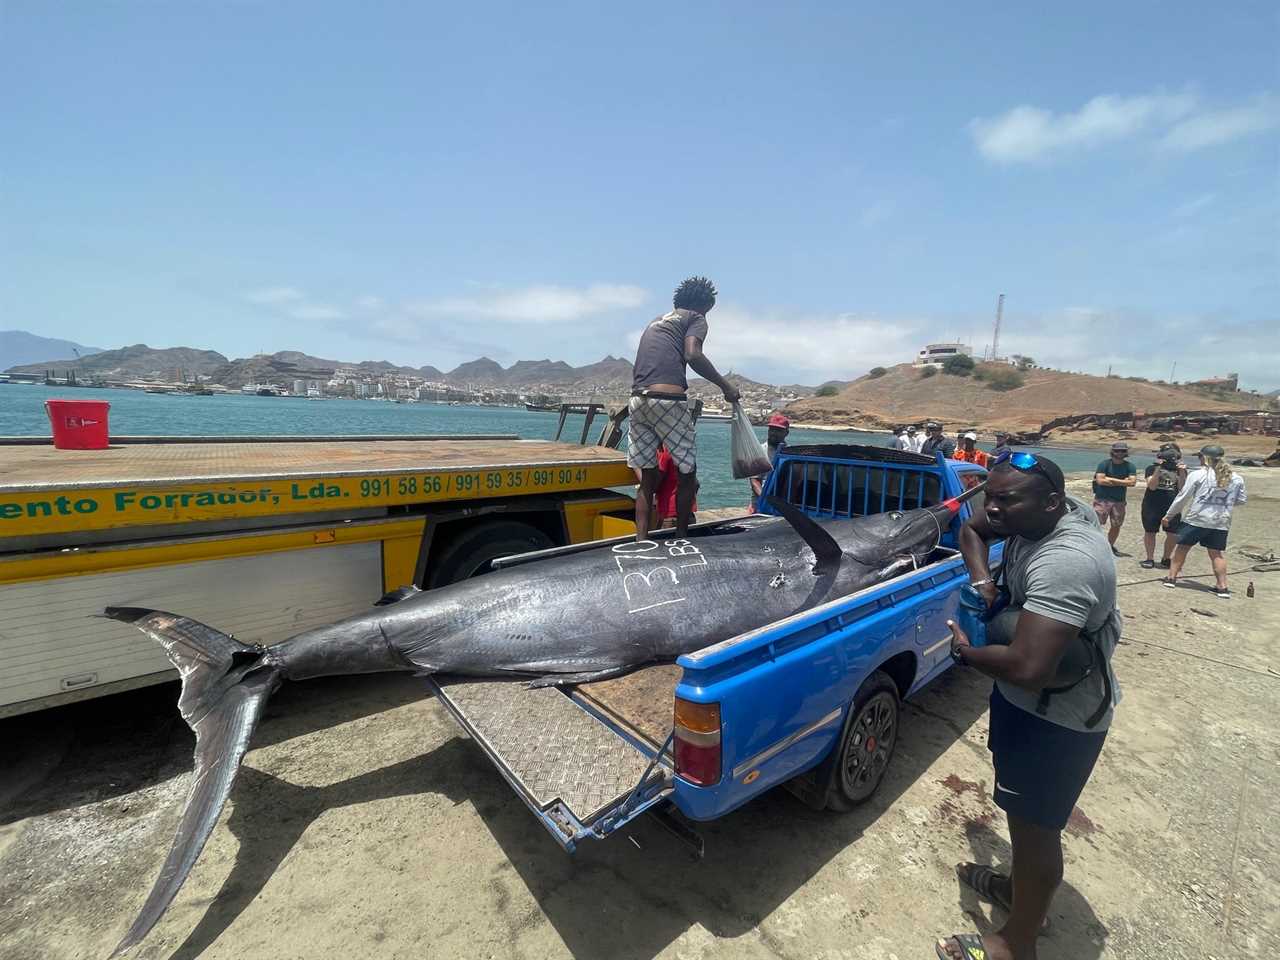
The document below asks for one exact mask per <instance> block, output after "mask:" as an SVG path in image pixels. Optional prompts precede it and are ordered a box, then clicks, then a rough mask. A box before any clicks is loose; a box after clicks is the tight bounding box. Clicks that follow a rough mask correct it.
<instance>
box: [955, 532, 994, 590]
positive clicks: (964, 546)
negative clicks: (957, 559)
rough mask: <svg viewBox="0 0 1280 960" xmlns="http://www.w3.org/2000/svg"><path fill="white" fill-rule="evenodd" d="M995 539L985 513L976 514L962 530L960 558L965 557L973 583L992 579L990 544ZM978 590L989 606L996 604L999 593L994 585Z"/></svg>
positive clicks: (981, 587) (984, 585) (984, 586)
mask: <svg viewBox="0 0 1280 960" xmlns="http://www.w3.org/2000/svg"><path fill="white" fill-rule="evenodd" d="M995 539H997V538H996V536H995V534H993V533H992V532H991V527H990V526H989V525H988V524H987V515H986V514H985V513H981V512H979V513H975V514H974V515H973V516H972V517H970V518H969V519H968V520H967V521H966V522H965V524H964V526H962V527H961V528H960V538H959V541H960V556H962V557H964V565H965V566H966V567H968V568H969V579H970V580H971V581H972V580H990V579H991V566H990V563H989V559H990V557H989V554H990V543H991V541H992V540H995ZM976 589H977V590H978V592H979V593H981V594H982V596H983V598H984V599H985V600H986V601H987V605H988V606H990V605H991V604H992V603H994V602H995V599H996V593H997V592H998V591H997V590H996V585H995V584H994V583H985V584H983V585H982V586H980V587H977V588H976Z"/></svg>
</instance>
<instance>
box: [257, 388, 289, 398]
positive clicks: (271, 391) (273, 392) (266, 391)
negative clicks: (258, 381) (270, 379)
mask: <svg viewBox="0 0 1280 960" xmlns="http://www.w3.org/2000/svg"><path fill="white" fill-rule="evenodd" d="M257 395H258V396H260V397H282V396H284V394H282V393H281V392H280V391H279V390H277V389H276V388H275V387H259V388H258V390H257Z"/></svg>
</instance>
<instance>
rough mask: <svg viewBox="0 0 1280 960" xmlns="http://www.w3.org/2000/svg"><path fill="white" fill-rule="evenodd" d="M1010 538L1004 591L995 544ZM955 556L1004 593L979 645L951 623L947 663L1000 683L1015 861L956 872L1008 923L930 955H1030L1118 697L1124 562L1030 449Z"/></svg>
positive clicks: (982, 586)
mask: <svg viewBox="0 0 1280 960" xmlns="http://www.w3.org/2000/svg"><path fill="white" fill-rule="evenodd" d="M1002 538H1003V539H1005V546H1004V563H1003V568H1002V570H1001V572H1000V576H999V578H998V580H999V582H1000V585H997V583H996V581H995V580H993V578H992V576H991V572H990V569H989V568H988V565H987V558H988V548H989V544H990V543H991V542H992V541H994V540H999V539H1002ZM960 551H961V553H962V554H963V555H964V560H965V564H966V565H967V567H968V569H969V575H970V577H971V580H972V585H973V586H974V587H975V588H976V589H977V590H978V591H979V592H980V593H981V594H982V596H983V597H984V599H985V600H986V601H987V604H988V606H989V607H990V606H992V605H993V604H995V602H996V600H997V598H998V597H999V595H1000V594H1001V593H1004V594H1006V595H1007V599H1008V605H1009V606H1008V609H1007V610H1006V611H1005V612H1004V613H1001V614H999V615H998V616H997V617H996V618H995V619H993V620H992V621H991V622H990V623H989V624H988V631H989V633H988V639H987V643H986V644H985V645H983V646H981V647H974V646H970V644H969V640H968V637H966V636H965V634H964V632H963V631H962V630H960V628H959V627H958V626H957V625H956V624H955V623H954V622H952V621H948V625H949V626H950V627H951V632H952V649H951V654H952V656H953V657H954V658H955V659H956V660H957V661H959V662H960V663H963V664H968V665H970V666H972V667H974V668H976V669H977V670H980V671H981V672H982V673H985V674H986V675H987V676H989V677H991V678H993V679H994V680H995V681H996V682H995V687H994V688H993V689H992V691H991V724H990V734H989V738H988V741H987V746H988V748H989V749H990V750H991V756H992V761H993V763H994V765H995V789H994V794H995V795H994V799H995V802H996V805H997V806H999V807H1001V808H1003V809H1004V811H1005V813H1006V814H1007V815H1008V819H1009V838H1010V841H1011V844H1012V847H1013V865H1012V869H1011V870H1010V872H1009V874H1008V875H1006V874H1001V873H997V872H996V871H995V870H993V869H992V868H991V867H989V866H986V865H984V864H976V863H964V864H960V865H959V866H958V867H957V870H958V872H959V875H960V880H961V882H962V883H965V884H966V885H968V886H970V887H972V888H973V889H974V890H975V891H976V892H977V893H978V894H979V895H980V896H983V897H985V898H986V899H988V900H990V901H991V902H992V903H994V904H996V905H997V906H999V907H1001V908H1002V909H1003V910H1004V911H1005V912H1006V913H1007V914H1008V916H1007V919H1006V920H1005V924H1004V926H1003V927H1001V928H1000V929H999V930H997V931H995V932H994V933H990V934H987V935H986V936H985V937H983V936H979V935H977V934H958V935H955V936H952V937H949V938H948V939H947V940H945V941H939V942H938V943H937V944H936V945H935V949H936V951H937V953H938V956H939V957H941V958H954V960H1029V958H1034V957H1035V955H1036V949H1035V944H1036V937H1037V936H1038V935H1039V933H1040V930H1041V928H1042V926H1043V924H1044V922H1045V917H1046V915H1047V913H1048V910H1049V903H1050V901H1051V900H1052V898H1053V893H1054V891H1055V890H1056V889H1057V887H1058V884H1059V883H1061V882H1062V830H1063V828H1064V827H1065V826H1066V825H1067V819H1068V817H1070V816H1071V812H1072V810H1073V809H1074V807H1075V803H1076V800H1077V799H1078V798H1079V796H1080V792H1081V791H1082V790H1083V789H1084V785H1085V783H1086V782H1087V781H1088V779H1089V775H1090V774H1091V773H1092V772H1093V765H1094V763H1095V762H1096V761H1097V759H1098V754H1099V753H1100V752H1101V751H1102V744H1103V741H1104V740H1105V739H1106V736H1107V729H1108V728H1109V727H1110V725H1111V716H1112V713H1113V708H1114V705H1115V702H1116V700H1117V692H1118V689H1119V688H1118V686H1117V684H1116V682H1115V676H1114V674H1113V673H1112V672H1111V655H1112V652H1113V651H1114V650H1115V647H1116V643H1117V642H1118V641H1119V639H1120V613H1119V611H1118V610H1117V609H1116V568H1115V561H1114V560H1113V559H1112V557H1111V548H1110V544H1109V543H1108V542H1107V539H1106V537H1105V536H1104V535H1103V533H1102V528H1101V526H1100V525H1099V523H1098V519H1097V517H1096V516H1095V514H1094V512H1093V511H1092V510H1091V509H1089V506H1088V505H1087V504H1085V503H1082V502H1080V501H1078V500H1074V499H1072V498H1070V497H1068V496H1067V495H1066V492H1065V489H1064V484H1063V477H1062V471H1061V470H1060V469H1059V468H1058V466H1057V464H1055V463H1053V461H1051V460H1047V459H1045V458H1044V457H1041V456H1038V455H1036V454H1033V453H1011V454H1008V455H1002V456H1000V457H998V458H996V459H994V460H993V462H992V466H991V472H990V475H989V477H988V480H987V490H986V499H985V503H984V510H983V511H981V512H978V513H976V514H975V515H974V516H973V517H972V518H971V519H970V520H969V521H968V523H966V524H965V525H964V527H962V528H961V531H960ZM1001 632H1003V633H1004V634H1005V637H1006V638H1007V642H1005V641H1004V640H1002V639H1001V638H1000V637H999V634H1000V633H1001Z"/></svg>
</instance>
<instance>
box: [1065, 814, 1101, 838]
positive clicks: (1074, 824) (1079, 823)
mask: <svg viewBox="0 0 1280 960" xmlns="http://www.w3.org/2000/svg"><path fill="white" fill-rule="evenodd" d="M1098 829H1099V828H1098V825H1097V824H1095V823H1094V822H1093V821H1092V820H1090V819H1089V818H1088V817H1086V816H1085V814H1084V811H1083V810H1081V809H1080V808H1079V807H1072V808H1071V816H1070V817H1068V818H1067V833H1069V834H1071V835H1072V836H1073V837H1087V836H1090V835H1091V834H1094V833H1097V832H1098Z"/></svg>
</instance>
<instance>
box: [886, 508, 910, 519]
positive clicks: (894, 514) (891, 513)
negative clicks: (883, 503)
mask: <svg viewBox="0 0 1280 960" xmlns="http://www.w3.org/2000/svg"><path fill="white" fill-rule="evenodd" d="M904 516H906V514H904V513H902V512H901V511H898V510H890V511H889V519H890V520H901V519H902V518H903V517H904Z"/></svg>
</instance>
